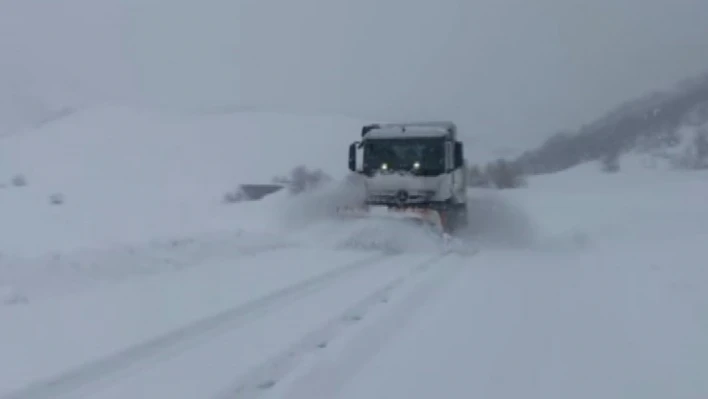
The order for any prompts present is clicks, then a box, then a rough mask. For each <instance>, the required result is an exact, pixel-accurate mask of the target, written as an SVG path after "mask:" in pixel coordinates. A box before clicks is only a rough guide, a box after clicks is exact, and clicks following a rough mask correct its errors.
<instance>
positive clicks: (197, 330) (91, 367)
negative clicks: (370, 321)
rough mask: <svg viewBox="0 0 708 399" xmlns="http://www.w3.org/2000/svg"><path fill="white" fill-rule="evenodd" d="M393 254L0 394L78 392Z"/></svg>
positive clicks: (29, 397)
mask: <svg viewBox="0 0 708 399" xmlns="http://www.w3.org/2000/svg"><path fill="white" fill-rule="evenodd" d="M392 257H395V254H388V253H383V254H382V253H376V254H375V255H372V256H369V257H366V258H364V259H359V260H357V261H354V262H348V263H346V264H344V265H343V266H339V267H337V268H335V269H334V270H331V271H328V272H326V273H323V274H320V275H317V276H315V277H312V278H309V279H307V280H304V281H301V282H298V283H295V284H292V285H290V286H287V287H285V288H282V289H279V290H277V291H275V292H272V293H270V294H268V295H265V296H262V297H259V298H258V299H254V300H252V301H249V302H246V303H243V304H240V305H238V306H235V307H233V308H231V309H228V310H225V311H223V312H220V313H218V314H215V315H212V316H209V317H206V318H203V319H201V320H199V321H196V322H194V323H190V324H188V325H186V326H184V327H182V328H180V329H177V330H173V331H171V332H168V333H166V334H163V335H160V336H158V337H155V338H153V339H150V340H148V341H145V342H142V343H140V344H137V345H134V346H131V347H129V348H127V349H124V350H121V351H120V352H118V353H115V354H113V355H109V356H106V357H104V358H101V359H98V360H96V361H92V362H89V363H86V364H83V365H81V366H79V367H76V368H74V369H71V370H69V371H67V372H64V373H61V374H59V375H57V376H55V377H52V378H50V379H47V380H42V381H38V382H35V383H32V384H30V385H29V386H27V387H25V388H23V389H20V390H18V391H15V392H13V393H9V394H4V395H2V396H0V399H35V398H58V397H62V396H65V395H71V397H76V396H78V394H79V392H77V391H80V390H83V389H86V388H89V387H90V386H93V385H96V384H102V383H109V382H110V381H111V380H115V379H118V378H120V376H121V375H125V374H126V373H129V372H130V371H131V369H134V368H140V367H141V366H144V365H145V363H146V362H151V361H158V360H163V359H165V358H169V357H171V356H174V355H178V354H180V353H182V352H183V351H185V350H187V349H189V348H191V347H193V346H196V345H198V344H199V343H200V342H202V341H203V340H206V339H208V338H209V337H211V336H215V335H218V334H220V333H222V332H224V331H227V330H229V329H232V328H238V327H241V326H243V325H246V324H247V323H248V322H249V321H250V320H254V319H256V318H258V317H260V316H263V315H265V314H267V313H268V312H269V311H272V310H274V309H277V308H279V307H284V306H287V305H288V304H289V303H290V302H291V301H293V300H295V299H299V298H303V297H305V296H308V295H311V294H314V293H315V292H317V291H319V290H321V289H324V288H325V287H327V286H328V285H329V284H331V283H334V282H335V281H337V280H339V279H341V278H344V277H346V276H348V275H350V274H351V273H354V272H357V271H360V270H363V269H367V268H370V267H373V266H375V265H377V264H379V263H381V262H382V261H384V260H386V259H390V258H392Z"/></svg>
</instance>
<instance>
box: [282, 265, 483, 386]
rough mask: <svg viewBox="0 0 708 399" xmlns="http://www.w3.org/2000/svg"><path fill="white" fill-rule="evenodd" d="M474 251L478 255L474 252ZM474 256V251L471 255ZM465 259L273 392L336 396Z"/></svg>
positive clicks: (424, 283) (421, 285) (414, 290)
mask: <svg viewBox="0 0 708 399" xmlns="http://www.w3.org/2000/svg"><path fill="white" fill-rule="evenodd" d="M473 254H476V252H474V253H473ZM470 255H472V254H470ZM463 259H464V257H463V258H461V259H459V261H458V262H456V263H455V264H452V265H445V266H442V265H440V266H441V273H438V274H435V275H434V276H432V278H429V279H426V280H424V281H422V282H421V283H419V284H416V285H415V286H414V288H412V289H411V291H410V292H407V293H406V294H405V295H403V297H402V298H401V299H399V300H396V301H394V302H392V303H395V305H394V308H393V309H391V310H390V311H389V312H387V313H385V314H383V315H382V316H381V318H380V319H378V320H374V321H373V322H371V324H369V325H367V326H364V327H363V329H361V330H359V331H358V332H357V335H354V336H353V337H352V338H351V339H350V340H348V341H347V342H345V343H344V345H343V346H342V347H340V348H337V353H336V356H331V355H329V356H328V355H327V354H325V356H326V357H324V358H323V359H320V360H319V361H317V360H315V363H314V365H313V366H312V367H309V368H308V369H307V370H306V371H305V372H304V373H303V374H302V375H300V376H296V377H295V378H293V379H291V381H289V383H288V384H287V385H285V386H284V389H283V390H282V391H278V392H277V393H276V392H272V394H273V395H274V396H275V397H287V398H293V399H304V398H314V397H321V398H335V397H337V395H338V394H339V392H340V390H341V389H342V388H343V387H344V386H345V385H346V383H347V382H349V381H350V380H351V379H352V378H353V377H354V376H355V375H356V373H357V372H358V371H359V370H361V368H362V367H364V366H365V365H366V364H367V363H368V362H369V361H370V360H371V359H372V358H373V357H374V356H375V355H376V354H377V353H379V352H380V350H381V349H382V348H383V347H384V345H386V344H387V343H388V342H390V341H391V340H392V339H394V338H395V336H396V333H397V332H399V331H400V330H402V329H403V328H405V326H406V324H407V323H409V322H410V321H411V320H412V318H413V317H414V316H415V314H416V313H417V312H418V311H420V309H421V308H422V306H423V305H424V304H425V303H426V302H427V301H428V300H430V299H431V298H432V297H434V296H435V294H437V293H438V292H440V290H441V289H442V287H443V286H444V285H445V283H447V282H449V281H450V279H451V278H453V277H454V276H455V275H456V274H457V272H459V271H460V270H462V268H463V267H464V262H463Z"/></svg>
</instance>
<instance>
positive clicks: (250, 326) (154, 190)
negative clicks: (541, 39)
mask: <svg viewBox="0 0 708 399" xmlns="http://www.w3.org/2000/svg"><path fill="white" fill-rule="evenodd" d="M362 123H365V122H363V121H357V120H351V119H346V118H342V117H326V116H321V115H320V116H303V115H295V114H293V115H287V114H269V113H233V114H222V115H201V116H185V115H165V114H158V113H155V112H152V111H147V110H144V109H143V110H134V109H130V108H118V107H104V108H87V109H84V110H81V111H79V112H75V113H73V114H70V115H67V116H65V117H64V118H62V119H60V120H57V121H53V122H48V123H46V124H44V125H43V126H41V127H39V128H38V129H36V130H34V131H28V132H25V133H24V134H21V135H19V134H18V135H14V136H9V137H4V138H0V173H3V174H4V175H2V176H0V184H2V186H1V188H0V222H1V223H0V398H2V399H5V398H25V397H27V398H29V397H32V398H44V397H46V398H60V397H72V398H74V397H91V398H129V397H130V398H138V397H150V398H170V399H175V398H195V397H199V398H212V397H213V398H229V397H234V398H235V397H239V398H240V397H249V398H250V397H268V398H295V399H305V398H308V399H309V398H368V397H387V398H406V399H410V398H430V397H435V396H442V397H449V398H458V397H459V398H468V397H484V398H519V397H524V398H599V397H602V398H668V397H671V398H688V399H698V398H705V397H706V396H708V339H706V337H708V298H707V297H706V295H705V292H706V290H708V269H707V268H706V264H707V263H706V262H705V258H706V254H705V242H706V240H708V207H706V206H705V203H706V198H708V174H706V173H705V172H698V171H695V172H688V171H672V170H665V169H645V168H643V166H642V163H641V162H640V161H637V160H633V159H625V160H624V161H623V165H622V170H621V172H620V173H616V174H601V173H600V172H599V168H598V166H597V165H595V164H587V165H581V166H579V167H576V168H574V169H571V170H569V171H566V172H563V173H558V174H554V175H547V176H538V177H534V178H531V179H530V181H529V186H528V187H526V188H523V189H518V190H503V191H489V190H470V195H471V196H472V198H473V199H474V200H473V202H472V206H471V211H472V212H471V217H472V221H473V225H472V226H473V227H472V228H471V231H470V232H469V233H468V234H465V235H464V236H463V237H461V238H459V240H457V241H455V242H453V245H452V250H445V248H446V247H445V246H444V245H443V243H442V242H441V241H440V240H439V238H438V237H436V236H435V235H433V234H431V233H430V232H427V231H425V230H423V229H419V228H415V227H412V226H409V225H407V224H405V223H399V222H391V221H368V220H354V221H345V220H338V219H336V218H334V217H333V216H334V209H335V207H336V206H337V205H338V204H344V203H346V202H347V201H348V200H349V199H350V197H349V195H350V194H353V195H356V192H353V191H350V190H353V188H351V187H350V186H348V185H347V184H345V183H344V182H343V178H344V177H345V176H346V175H347V170H346V152H347V148H346V147H347V144H348V143H349V142H350V141H353V140H356V139H357V136H358V134H359V128H360V126H361V124H362ZM300 164H303V165H306V166H308V167H311V168H321V169H323V170H324V171H326V172H327V173H329V174H330V175H331V176H332V177H333V178H334V180H333V182H331V183H329V184H327V185H325V186H323V187H321V188H319V189H316V190H314V191H310V192H306V193H302V194H299V195H293V194H291V193H289V192H288V191H287V190H283V191H281V192H278V193H276V194H273V195H272V196H269V197H267V198H265V199H264V200H262V201H257V202H244V203H236V204H233V203H232V204H225V203H223V202H222V201H221V199H222V196H223V194H224V193H225V192H226V191H229V190H232V189H233V188H235V187H236V186H237V185H238V184H239V183H253V182H256V183H258V182H266V183H267V182H268V181H269V180H270V179H271V178H272V177H273V176H275V175H279V174H287V173H288V171H289V170H290V169H291V168H292V167H294V166H297V165H300ZM20 175H21V176H22V177H23V179H13V178H14V177H16V176H20ZM22 181H24V183H26V184H18V182H22ZM54 194H60V195H61V198H62V199H63V203H61V204H52V203H51V201H50V199H51V197H52V196H53V195H54ZM326 273H328V274H326Z"/></svg>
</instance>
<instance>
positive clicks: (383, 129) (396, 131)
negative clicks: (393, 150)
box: [361, 122, 457, 140]
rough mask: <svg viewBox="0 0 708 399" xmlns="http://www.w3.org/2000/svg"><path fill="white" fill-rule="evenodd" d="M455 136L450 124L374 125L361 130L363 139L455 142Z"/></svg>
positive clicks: (454, 128) (455, 132) (453, 127)
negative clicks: (422, 139)
mask: <svg viewBox="0 0 708 399" xmlns="http://www.w3.org/2000/svg"><path fill="white" fill-rule="evenodd" d="M456 134H457V126H455V124H454V123H452V122H407V123H385V124H379V123H375V124H370V125H366V126H364V127H362V129H361V136H362V138H364V139H369V138H371V139H376V138H381V139H383V138H409V137H445V136H448V137H450V138H452V139H453V140H455V139H456V137H455V136H456Z"/></svg>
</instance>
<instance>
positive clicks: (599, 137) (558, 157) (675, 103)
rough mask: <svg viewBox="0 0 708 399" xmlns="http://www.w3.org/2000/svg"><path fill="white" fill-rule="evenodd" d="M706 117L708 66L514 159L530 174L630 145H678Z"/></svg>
mask: <svg viewBox="0 0 708 399" xmlns="http://www.w3.org/2000/svg"><path fill="white" fill-rule="evenodd" d="M707 123H708V72H706V73H704V74H702V75H700V76H696V77H693V78H690V79H686V80H683V81H681V82H679V83H678V84H677V85H676V86H675V87H674V88H672V89H671V90H667V91H661V92H653V93H649V94H647V95H644V96H642V97H639V98H636V99H633V100H630V101H627V102H625V103H623V104H620V105H619V106H617V107H616V108H614V109H613V110H612V111H610V112H608V113H607V114H606V115H604V116H602V117H601V118H599V119H597V120H596V121H594V122H592V123H590V124H587V125H585V126H582V127H580V128H579V129H578V130H576V131H564V132H559V133H557V134H555V135H553V136H552V137H550V138H549V139H548V140H546V141H545V142H544V143H543V144H542V145H541V146H539V147H538V148H536V149H533V150H530V151H526V152H524V153H523V154H521V155H520V156H519V157H517V158H516V159H515V160H514V161H513V163H514V164H515V165H516V166H517V167H519V168H521V169H522V170H524V171H525V172H526V173H528V174H544V173H553V172H558V171H561V170H564V169H568V168H571V167H573V166H575V165H578V164H580V163H583V162H587V161H592V160H604V159H608V158H613V157H617V156H618V155H620V154H622V153H625V152H629V151H635V150H640V151H649V150H656V149H662V148H670V147H673V146H677V145H679V144H681V141H682V140H686V139H687V138H688V137H689V136H690V135H686V134H685V133H686V131H685V130H686V128H687V127H688V128H690V127H695V128H698V127H699V126H708V125H706V124H707ZM691 137H692V136H691ZM684 144H685V143H684Z"/></svg>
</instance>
